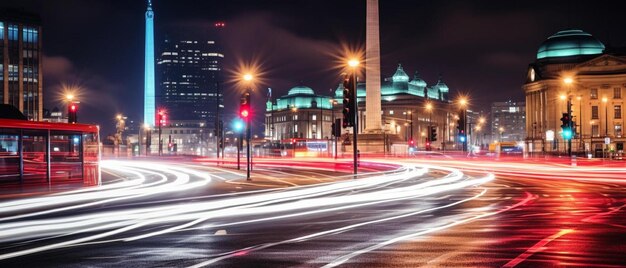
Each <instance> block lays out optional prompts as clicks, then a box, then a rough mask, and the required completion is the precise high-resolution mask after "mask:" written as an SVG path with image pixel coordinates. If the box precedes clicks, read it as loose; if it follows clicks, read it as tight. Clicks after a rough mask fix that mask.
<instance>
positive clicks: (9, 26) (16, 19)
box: [0, 10, 43, 121]
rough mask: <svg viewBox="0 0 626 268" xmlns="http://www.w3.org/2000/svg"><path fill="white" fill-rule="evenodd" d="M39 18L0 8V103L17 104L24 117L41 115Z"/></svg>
mask: <svg viewBox="0 0 626 268" xmlns="http://www.w3.org/2000/svg"><path fill="white" fill-rule="evenodd" d="M41 58H42V50H41V19H40V18H39V16H38V15H34V14H29V13H24V12H22V11H16V10H0V87H1V88H2V92H1V93H2V94H0V103H3V104H10V105H13V106H15V107H17V108H18V109H19V110H20V111H21V112H22V113H23V114H24V115H25V116H26V117H27V118H28V120H35V121H41V120H42V119H43V88H42V85H43V82H42V72H41V70H42V67H41V66H42V65H41V64H42V62H41Z"/></svg>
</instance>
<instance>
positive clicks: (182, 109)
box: [157, 39, 224, 126]
mask: <svg viewBox="0 0 626 268" xmlns="http://www.w3.org/2000/svg"><path fill="white" fill-rule="evenodd" d="M223 58H224V55H223V54H222V53H221V52H220V49H219V47H218V46H217V45H216V43H215V41H212V40H203V41H200V40H174V39H165V40H164V42H163V43H162V45H161V47H160V49H159V56H158V59H157V78H158V94H157V104H158V107H159V109H161V108H163V109H165V110H167V113H168V114H169V118H171V119H172V120H203V121H205V122H206V123H207V124H208V125H209V126H214V124H215V121H216V118H217V117H218V113H219V114H223V112H222V110H223V108H224V106H223V104H222V101H221V100H222V92H221V91H220V87H221V78H220V77H221V70H222V66H221V64H222V59H223ZM218 109H219V112H218Z"/></svg>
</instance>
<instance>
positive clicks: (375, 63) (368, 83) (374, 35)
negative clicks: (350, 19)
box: [365, 0, 382, 134]
mask: <svg viewBox="0 0 626 268" xmlns="http://www.w3.org/2000/svg"><path fill="white" fill-rule="evenodd" d="M366 1H367V9H366V13H367V15H366V28H365V31H366V36H365V133H372V134H375V133H382V128H381V121H382V120H381V114H380V111H381V107H380V34H379V33H380V32H379V29H378V0H366Z"/></svg>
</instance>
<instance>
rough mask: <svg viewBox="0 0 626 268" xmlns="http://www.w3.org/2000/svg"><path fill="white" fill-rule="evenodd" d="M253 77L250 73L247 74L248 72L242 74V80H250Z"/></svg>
mask: <svg viewBox="0 0 626 268" xmlns="http://www.w3.org/2000/svg"><path fill="white" fill-rule="evenodd" d="M253 78H254V77H253V76H252V74H249V73H248V74H244V75H243V80H244V81H252V79H253Z"/></svg>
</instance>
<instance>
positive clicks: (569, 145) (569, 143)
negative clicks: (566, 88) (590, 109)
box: [567, 98, 574, 156]
mask: <svg viewBox="0 0 626 268" xmlns="http://www.w3.org/2000/svg"><path fill="white" fill-rule="evenodd" d="M567 114H568V116H569V119H570V120H569V123H568V124H569V129H570V131H571V132H572V133H574V131H573V128H572V100H571V99H570V98H568V99H567ZM573 136H574V135H573V134H572V136H571V137H570V138H569V139H568V140H567V155H569V156H572V137H573Z"/></svg>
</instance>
